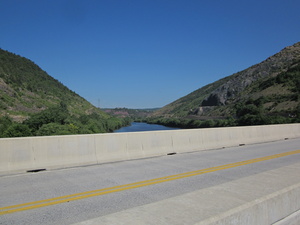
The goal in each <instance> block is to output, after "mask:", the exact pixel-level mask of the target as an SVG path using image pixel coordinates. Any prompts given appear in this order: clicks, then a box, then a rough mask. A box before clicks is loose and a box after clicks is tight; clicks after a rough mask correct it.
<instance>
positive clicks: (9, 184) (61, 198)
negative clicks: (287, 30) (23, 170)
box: [0, 139, 300, 224]
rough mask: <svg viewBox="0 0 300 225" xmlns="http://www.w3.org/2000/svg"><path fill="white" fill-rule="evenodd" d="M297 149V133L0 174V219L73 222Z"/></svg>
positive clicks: (270, 164)
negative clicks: (286, 137)
mask: <svg viewBox="0 0 300 225" xmlns="http://www.w3.org/2000/svg"><path fill="white" fill-rule="evenodd" d="M299 150H300V139H289V140H282V141H277V142H271V143H263V144H255V145H245V146H237V147H233V148H224V149H216V150H209V151H199V152H191V153H184V154H175V155H166V156H162V157H154V158H147V159H140V160H132V161H124V162H117V163H107V164H102V165H94V166H86V167H76V168H67V169H61V170H52V171H41V172H38V173H27V174H19V175H11V176H2V177H0V224H73V223H78V222H81V221H86V220H90V219H93V218H97V217H103V216H106V215H109V214H113V213H117V212H121V211H123V210H128V209H131V208H134V207H138V206H143V205H146V204H150V203H155V202H159V201H162V200H165V199H169V198H173V197H176V196H181V195H184V194H186V193H191V192H195V191H197V190H201V189H205V188H208V187H214V186H217V185H221V184H224V183H226V182H230V181H234V180H238V179H241V178H245V177H249V176H252V175H255V174H260V173H264V172H266V171H270V170H274V169H278V168H281V167H286V166H289V165H294V164H299V163H300V151H299ZM299 172H300V171H299ZM278 179H280V178H278ZM166 210H170V209H166ZM183 210H184V209H183Z"/></svg>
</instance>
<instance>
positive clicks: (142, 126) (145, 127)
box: [114, 122, 179, 133]
mask: <svg viewBox="0 0 300 225" xmlns="http://www.w3.org/2000/svg"><path fill="white" fill-rule="evenodd" d="M178 129H179V128H173V127H166V126H163V125H158V124H148V123H137V122H132V123H131V125H130V126H127V127H122V128H121V129H119V130H115V131H114V133H121V132H138V131H155V130H178Z"/></svg>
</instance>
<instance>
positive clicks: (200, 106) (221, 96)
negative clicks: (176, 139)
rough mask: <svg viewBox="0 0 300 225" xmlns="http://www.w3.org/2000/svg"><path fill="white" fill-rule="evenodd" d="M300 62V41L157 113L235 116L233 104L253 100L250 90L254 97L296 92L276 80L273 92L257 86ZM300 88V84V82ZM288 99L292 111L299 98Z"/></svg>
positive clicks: (158, 114) (271, 87)
mask: <svg viewBox="0 0 300 225" xmlns="http://www.w3.org/2000/svg"><path fill="white" fill-rule="evenodd" d="M299 65H300V42H298V43H296V44H294V45H292V46H289V47H286V48H284V49H283V50H282V51H280V52H279V53H277V54H275V55H273V56H271V57H269V58H268V59H266V60H264V61H263V62H261V63H259V64H256V65H254V66H251V67H250V68H248V69H245V70H243V71H241V72H238V73H235V74H233V75H231V76H228V77H225V78H223V79H221V80H218V81H216V82H214V83H211V84H208V85H206V86H204V87H202V88H200V89H198V90H196V91H194V92H192V93H190V94H189V95H187V96H185V97H182V98H180V99H178V100H176V101H174V102H172V103H170V104H169V105H167V106H165V107H163V108H161V109H160V110H158V111H156V112H155V113H154V114H153V116H155V117H179V118H182V117H187V116H203V117H211V118H213V117H216V118H217V117H220V116H223V117H226V116H232V108H230V106H233V105H234V103H236V102H237V101H238V100H240V99H244V100H245V99H249V98H250V93H251V98H252V97H254V100H255V98H256V99H257V98H259V97H262V96H266V95H276V94H279V95H280V94H282V93H283V92H284V93H287V92H289V93H290V92H293V91H291V90H290V89H291V87H289V85H288V82H286V84H283V83H281V84H278V83H276V84H275V83H273V84H274V85H271V86H270V87H268V91H269V92H268V91H265V90H262V89H260V88H257V87H261V86H260V83H261V82H265V83H266V82H268V79H271V80H272V79H274V78H275V77H277V76H278V75H280V74H281V75H282V74H283V73H285V72H287V71H289V70H293V68H298V66H299ZM289 74H290V73H289ZM282 76H284V75H282ZM279 86H280V88H279ZM250 87H251V88H250ZM254 87H256V89H254ZM298 87H300V85H299V86H298ZM247 89H248V90H247ZM271 89H272V90H271ZM266 92H268V94H266ZM294 92H295V90H294ZM294 92H293V93H294ZM254 93H255V94H254ZM286 101H287V102H290V103H286V104H287V105H289V106H290V107H289V109H290V110H293V109H294V108H295V107H297V104H298V100H295V99H286ZM270 104H271V103H270ZM270 104H269V105H270ZM271 105H272V104H271ZM282 107H283V105H282ZM281 109H282V108H281ZM270 110H271V109H270ZM273 111H274V109H273Z"/></svg>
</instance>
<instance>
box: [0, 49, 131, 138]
mask: <svg viewBox="0 0 300 225" xmlns="http://www.w3.org/2000/svg"><path fill="white" fill-rule="evenodd" d="M128 123H129V121H128V120H127V119H121V118H116V117H113V116H110V115H108V114H106V113H105V112H103V111H101V110H100V109H98V108H96V107H94V106H93V105H91V104H90V103H89V102H88V101H86V100H85V99H83V98H82V97H80V96H79V95H78V94H76V93H75V92H73V91H71V90H69V89H68V88H67V87H66V86H64V85H63V84H62V83H60V82H59V81H57V80H56V79H54V78H52V77H51V76H49V75H48V74H47V73H46V72H45V71H43V70H42V69H41V68H40V67H39V66H37V65H36V64H35V63H33V62H32V61H30V60H29V59H27V58H24V57H21V56H18V55H16V54H13V53H10V52H8V51H5V50H2V49H0V137H24V136H41V135H66V134H91V133H104V132H112V131H113V130H115V129H118V128H120V127H122V126H126V125H128Z"/></svg>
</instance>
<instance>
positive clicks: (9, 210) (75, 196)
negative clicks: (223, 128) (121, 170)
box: [0, 150, 300, 215]
mask: <svg viewBox="0 0 300 225" xmlns="http://www.w3.org/2000/svg"><path fill="white" fill-rule="evenodd" d="M299 153H300V150H295V151H290V152H285V153H280V154H275V155H270V156H265V157H261V158H255V159H249V160H245V161H241V162H235V163H229V164H225V165H221V166H215V167H210V168H206V169H201V170H195V171H191V172H186V173H180V174H175V175H170V176H165V177H160V178H155V179H150V180H145V181H140V182H135V183H131V184H124V185H119V186H114V187H108V188H103V189H98V190H93V191H86V192H81V193H76V194H71V195H65V196H61V197H56V198H50V199H44V200H40V201H34V202H28V203H23V204H18V205H12V206H6V207H2V208H0V215H4V214H8V213H14V212H19V211H24V210H29V209H34V208H40V207H44V206H50V205H55V204H60V203H64V202H69V201H75V200H79V199H84V198H89V197H93V196H99V195H105V194H109V193H114V192H119V191H124V190H129V189H134V188H139V187H144V186H148V185H153V184H158V183H163V182H167V181H172V180H177V179H182V178H186V177H191V176H196V175H200V174H205V173H211V172H215V171H219V170H224V169H229V168H234V167H238V166H243V165H248V164H252V163H256V162H261V161H266V160H270V159H275V158H280V157H284V156H288V155H294V154H299Z"/></svg>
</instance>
